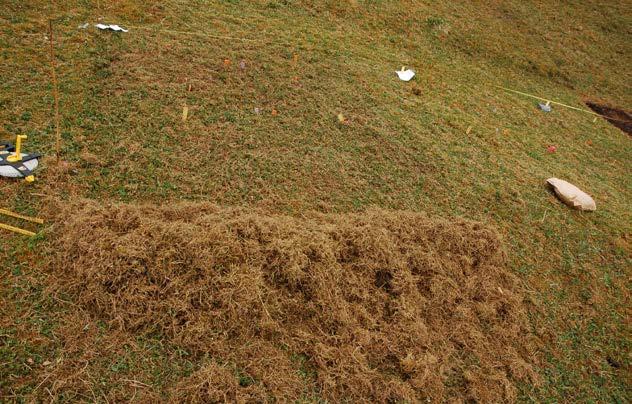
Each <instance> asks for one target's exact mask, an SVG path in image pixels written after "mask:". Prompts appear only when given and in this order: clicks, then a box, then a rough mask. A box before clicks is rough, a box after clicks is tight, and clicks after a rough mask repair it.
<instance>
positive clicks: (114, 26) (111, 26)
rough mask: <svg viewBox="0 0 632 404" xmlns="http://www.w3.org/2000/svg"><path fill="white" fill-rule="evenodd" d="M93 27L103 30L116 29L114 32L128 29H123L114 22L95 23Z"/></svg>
mask: <svg viewBox="0 0 632 404" xmlns="http://www.w3.org/2000/svg"><path fill="white" fill-rule="evenodd" d="M95 27H97V28H99V29H103V30H106V29H108V30H111V31H116V32H129V30H128V29H124V28H121V27H119V26H118V25H116V24H110V25H105V24H96V25H95Z"/></svg>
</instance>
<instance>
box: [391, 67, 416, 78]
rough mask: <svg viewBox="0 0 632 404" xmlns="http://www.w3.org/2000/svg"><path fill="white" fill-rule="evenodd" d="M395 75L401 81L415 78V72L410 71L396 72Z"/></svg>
mask: <svg viewBox="0 0 632 404" xmlns="http://www.w3.org/2000/svg"><path fill="white" fill-rule="evenodd" d="M395 73H397V75H398V76H399V79H400V80H403V81H410V80H412V78H413V77H415V72H414V71H412V70H410V69H408V70H398V71H396V72H395Z"/></svg>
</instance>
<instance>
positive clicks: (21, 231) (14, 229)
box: [0, 223, 36, 237]
mask: <svg viewBox="0 0 632 404" xmlns="http://www.w3.org/2000/svg"><path fill="white" fill-rule="evenodd" d="M0 229H5V230H9V231H12V232H14V233H19V234H22V235H25V236H30V237H32V236H34V235H35V234H36V233H33V232H32V231H28V230H24V229H20V228H19V227H13V226H9V225H8V224H3V223H0Z"/></svg>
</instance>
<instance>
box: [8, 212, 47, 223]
mask: <svg viewBox="0 0 632 404" xmlns="http://www.w3.org/2000/svg"><path fill="white" fill-rule="evenodd" d="M0 215H5V216H9V217H14V218H16V219H22V220H26V221H27V222H33V223H39V224H44V219H40V218H39V217H30V216H24V215H20V214H19V213H14V212H11V211H10V210H6V209H0Z"/></svg>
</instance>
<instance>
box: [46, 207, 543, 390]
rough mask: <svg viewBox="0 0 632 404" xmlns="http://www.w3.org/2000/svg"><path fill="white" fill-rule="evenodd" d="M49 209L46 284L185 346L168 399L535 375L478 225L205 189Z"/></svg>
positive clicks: (517, 309)
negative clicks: (137, 202)
mask: <svg viewBox="0 0 632 404" xmlns="http://www.w3.org/2000/svg"><path fill="white" fill-rule="evenodd" d="M64 217H65V218H67V219H66V220H64V221H63V223H60V224H58V225H57V226H56V227H55V228H54V229H53V230H52V232H53V233H54V234H53V235H52V239H53V240H55V241H54V242H53V243H54V244H55V248H56V250H57V253H56V254H55V258H54V259H53V262H51V266H50V268H51V271H52V275H54V279H55V281H54V284H55V285H56V286H54V288H57V289H59V290H60V291H63V292H64V294H66V295H67V296H70V297H71V298H72V300H73V301H74V303H75V304H77V305H79V306H81V307H82V308H84V309H85V310H88V311H89V312H90V313H91V315H93V316H94V317H95V318H97V319H99V320H101V321H105V322H106V323H107V324H109V326H110V327H111V328H113V329H119V330H120V331H124V332H127V333H130V334H133V335H141V336H143V335H144V336H148V335H153V336H156V335H158V336H161V338H163V339H164V340H165V341H168V342H169V343H172V344H175V345H176V346H181V347H183V348H185V349H187V350H188V352H190V353H191V355H192V356H193V357H194V358H197V361H198V362H197V370H196V371H195V372H193V373H192V374H191V375H189V376H188V377H184V378H182V379H180V381H179V382H178V383H176V384H175V385H173V386H171V387H170V390H169V391H168V392H167V394H169V395H170V396H171V398H172V399H177V400H183V401H200V402H201V401H205V402H208V401H220V400H221V401H224V400H229V401H268V400H269V399H270V398H272V397H274V398H276V399H280V400H281V401H286V400H290V399H291V400H295V399H303V400H304V399H308V400H310V399H313V400H319V399H325V400H329V401H331V402H340V401H344V400H351V401H356V400H371V401H376V402H384V401H401V400H409V401H419V400H426V399H448V398H452V399H460V400H468V399H474V400H478V401H485V402H497V401H504V400H513V399H515V398H516V388H515V384H516V381H518V380H521V381H524V382H526V383H529V382H533V381H535V378H536V375H535V372H534V370H533V368H532V364H533V363H534V359H533V352H534V349H533V348H532V344H531V343H530V334H529V332H528V323H527V320H526V314H525V308H524V304H523V299H522V297H521V294H520V292H519V289H518V288H517V283H516V279H515V278H514V276H513V275H512V274H511V273H510V272H508V270H507V269H506V268H505V257H504V253H503V251H502V249H501V242H500V240H499V236H498V234H497V233H496V232H495V231H494V230H492V229H489V228H487V227H485V226H482V225H481V224H477V223H471V222H465V221H458V222H447V221H437V220H430V219H428V218H427V217H426V216H424V215H422V214H417V213H411V212H391V211H383V210H371V211H369V212H366V213H364V214H348V215H319V214H313V215H310V216H309V217H303V218H293V217H288V216H280V215H278V216H274V215H265V214H262V213H261V212H253V211H248V210H245V209H230V208H220V207H217V206H216V205H212V204H183V205H176V206H171V207H155V206H132V205H112V206H105V207H104V206H100V205H96V204H94V203H91V202H88V203H86V204H85V205H84V206H83V207H82V208H80V209H79V210H78V211H74V212H73V213H72V214H70V215H65V216H64Z"/></svg>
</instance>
